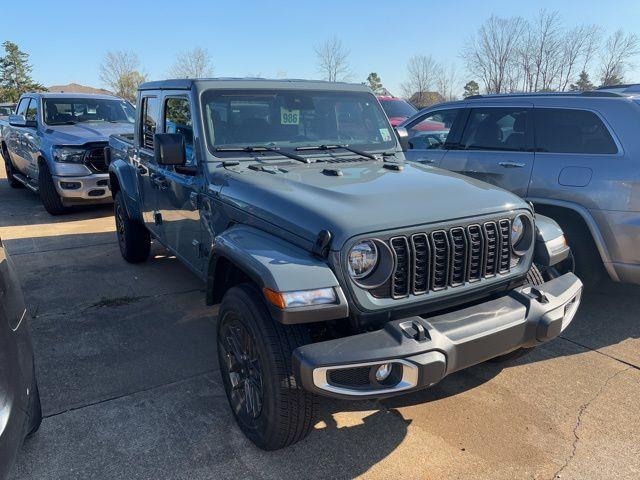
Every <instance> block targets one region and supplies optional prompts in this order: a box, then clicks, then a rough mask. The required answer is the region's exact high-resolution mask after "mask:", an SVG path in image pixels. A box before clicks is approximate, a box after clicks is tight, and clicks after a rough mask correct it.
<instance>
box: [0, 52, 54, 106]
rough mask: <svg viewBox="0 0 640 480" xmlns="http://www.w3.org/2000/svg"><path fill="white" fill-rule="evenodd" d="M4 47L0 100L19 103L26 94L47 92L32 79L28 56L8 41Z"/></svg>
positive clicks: (0, 70)
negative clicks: (21, 96)
mask: <svg viewBox="0 0 640 480" xmlns="http://www.w3.org/2000/svg"><path fill="white" fill-rule="evenodd" d="M2 47H3V48H4V51H5V55H4V56H3V57H0V98H2V99H3V100H4V101H5V102H17V101H18V99H19V98H20V95H22V94H23V93H25V92H34V91H43V90H46V88H45V87H44V86H43V85H41V84H39V83H36V82H34V81H33V79H32V78H31V65H29V55H28V54H26V53H25V52H23V51H21V50H20V48H19V47H18V45H16V44H15V43H13V42H10V41H8V40H7V41H5V42H4V43H3V44H2Z"/></svg>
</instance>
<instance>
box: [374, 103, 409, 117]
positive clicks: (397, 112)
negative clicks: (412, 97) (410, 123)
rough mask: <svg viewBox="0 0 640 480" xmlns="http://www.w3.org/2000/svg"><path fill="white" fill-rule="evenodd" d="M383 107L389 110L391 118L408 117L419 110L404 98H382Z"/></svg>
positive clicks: (386, 110)
mask: <svg viewBox="0 0 640 480" xmlns="http://www.w3.org/2000/svg"><path fill="white" fill-rule="evenodd" d="M380 103H381V104H382V108H384V111H385V112H387V116H388V117H389V118H393V117H406V118H409V117H410V116H412V115H413V114H414V113H416V112H417V111H418V110H417V109H416V108H415V107H413V106H412V105H410V104H409V103H407V102H405V101H404V100H380Z"/></svg>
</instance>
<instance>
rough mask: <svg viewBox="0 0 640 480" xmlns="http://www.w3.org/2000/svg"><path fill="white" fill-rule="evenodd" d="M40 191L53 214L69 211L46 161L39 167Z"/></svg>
mask: <svg viewBox="0 0 640 480" xmlns="http://www.w3.org/2000/svg"><path fill="white" fill-rule="evenodd" d="M38 192H39V193H40V200H41V201H42V205H44V208H45V210H46V211H47V212H49V213H50V214H51V215H62V214H64V213H67V212H68V211H69V208H68V207H65V206H64V205H63V204H62V200H61V199H60V195H58V192H57V191H56V186H55V185H54V184H53V177H52V176H51V171H49V166H48V165H47V163H46V162H42V163H41V164H40V168H39V169H38Z"/></svg>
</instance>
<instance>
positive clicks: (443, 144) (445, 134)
mask: <svg viewBox="0 0 640 480" xmlns="http://www.w3.org/2000/svg"><path fill="white" fill-rule="evenodd" d="M463 113H464V109H463V108H443V109H438V110H433V111H429V112H426V113H425V114H424V115H422V116H420V117H418V118H416V119H415V120H413V121H412V122H411V123H409V124H407V125H406V129H407V132H408V133H409V149H408V150H407V151H406V152H404V155H405V157H406V158H407V160H411V161H414V162H418V163H422V164H424V165H431V166H434V167H437V166H439V165H440V162H441V161H442V158H443V157H444V154H445V149H446V148H447V142H449V143H451V141H452V137H453V136H455V135H456V131H457V130H459V129H460V126H459V123H460V122H461V121H462V120H463V118H462V117H464V115H463Z"/></svg>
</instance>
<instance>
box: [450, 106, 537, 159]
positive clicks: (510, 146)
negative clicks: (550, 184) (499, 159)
mask: <svg viewBox="0 0 640 480" xmlns="http://www.w3.org/2000/svg"><path fill="white" fill-rule="evenodd" d="M530 123H531V122H530V121H529V109H526V108H518V107H516V108H474V109H472V110H471V113H470V114H469V119H468V120H467V126H466V127H465V130H464V133H463V135H462V140H461V142H460V146H461V148H462V149H464V150H500V151H530V150H531V149H532V142H531V139H532V134H531V126H530Z"/></svg>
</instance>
